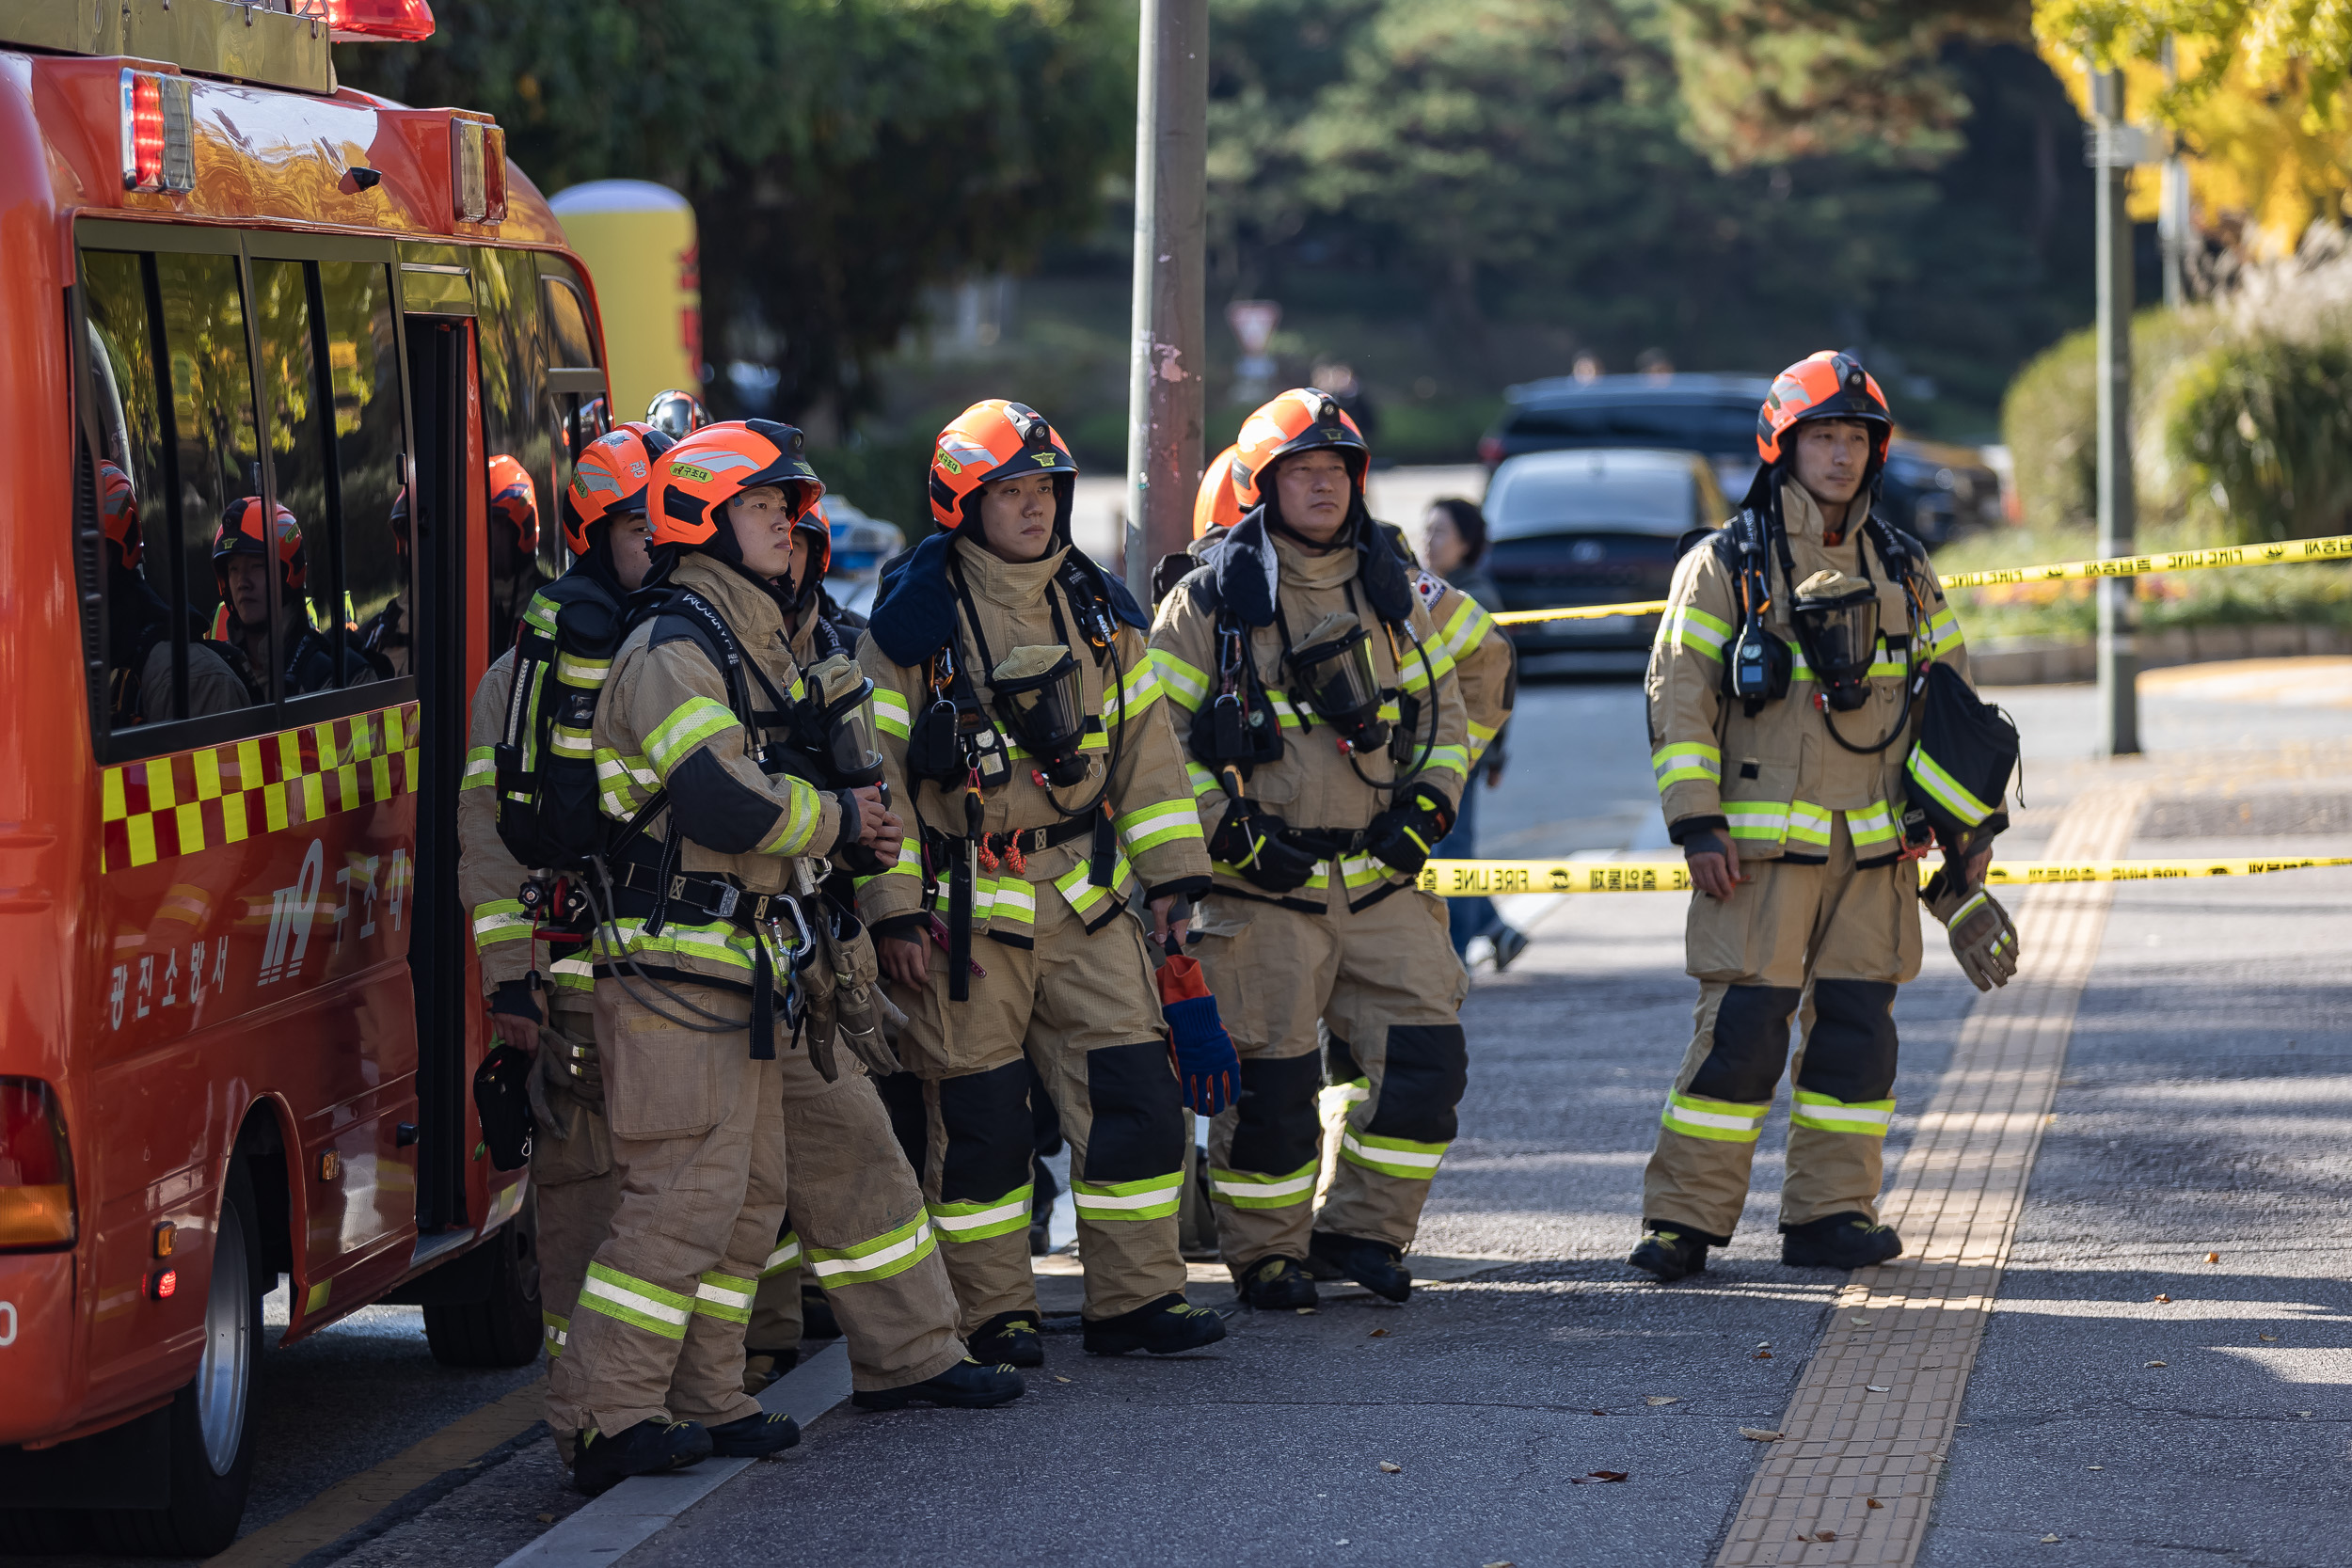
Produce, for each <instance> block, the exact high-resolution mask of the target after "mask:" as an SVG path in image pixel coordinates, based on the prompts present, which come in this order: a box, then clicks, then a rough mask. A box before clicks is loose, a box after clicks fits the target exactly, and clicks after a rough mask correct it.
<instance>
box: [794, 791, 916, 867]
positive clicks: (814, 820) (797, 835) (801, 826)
mask: <svg viewBox="0 0 2352 1568" xmlns="http://www.w3.org/2000/svg"><path fill="white" fill-rule="evenodd" d="M784 784H785V793H786V794H787V796H788V797H789V800H788V802H787V803H785V804H783V806H782V808H781V810H780V811H779V812H778V814H777V815H778V816H779V818H780V820H779V821H778V822H777V824H776V831H775V832H771V833H770V834H769V835H768V836H767V838H766V839H764V840H762V841H761V843H760V846H759V853H761V854H763V855H797V854H799V853H800V852H801V851H802V850H803V849H806V848H807V847H809V844H810V841H812V840H813V839H815V838H816V836H817V830H818V828H820V827H822V826H823V825H824V820H825V793H824V791H822V790H820V789H818V787H817V786H816V785H815V784H810V783H809V782H808V781H807V780H806V779H796V778H793V777H791V776H789V775H787V776H786V777H785V780H784ZM900 842H901V844H903V843H904V841H903V840H901V841H900Z"/></svg>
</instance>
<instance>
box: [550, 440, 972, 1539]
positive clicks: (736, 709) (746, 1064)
mask: <svg viewBox="0 0 2352 1568" xmlns="http://www.w3.org/2000/svg"><path fill="white" fill-rule="evenodd" d="M802 446H803V443H802V438H801V434H800V432H798V431H796V430H793V429H791V428H789V427H788V426H784V425H777V424H772V423H768V422H766V421H755V422H753V423H751V424H743V425H733V426H721V427H715V428H713V429H710V430H707V431H703V432H698V433H697V434H696V436H695V438H694V440H693V441H692V442H691V444H690V443H683V442H682V443H680V444H679V445H678V446H677V447H674V448H672V449H671V450H670V451H667V452H665V453H663V454H662V455H661V457H660V459H659V460H658V461H657V462H656V463H655V465H654V468H653V473H652V476H651V480H650V483H649V485H648V490H647V496H646V513H647V515H648V516H650V517H651V518H652V520H653V535H652V538H653V544H654V548H655V556H654V562H655V566H654V573H655V577H654V580H656V581H660V582H662V583H664V584H665V585H666V588H667V590H668V592H667V594H666V595H665V596H664V598H663V599H662V601H661V603H660V610H659V612H658V613H655V614H652V615H649V616H647V617H646V618H645V619H644V620H643V621H642V622H640V624H638V625H637V626H635V628H634V629H633V630H631V631H630V632H629V633H628V636H627V638H626V639H625V640H624V641H623V642H622V645H621V648H620V651H619V653H618V654H617V655H616V656H615V657H614V659H613V664H612V673H611V674H610V675H609V677H608V678H607V680H606V682H605V685H604V688H603V690H602V693H601V695H600V696H599V698H598V700H597V703H596V715H595V724H594V729H593V734H592V744H593V747H594V754H595V767H596V775H597V779H598V782H599V784H600V786H601V788H600V800H601V804H602V806H603V808H604V810H605V813H606V815H607V816H611V817H612V818H613V819H614V821H615V823H616V824H619V828H618V832H615V833H613V834H612V836H611V837H610V838H608V840H607V842H606V844H605V846H604V848H603V855H602V864H603V866H604V872H603V875H602V876H600V877H599V878H598V879H596V885H595V887H594V889H593V894H594V898H595V901H596V909H595V911H594V912H595V918H596V922H597V938H596V947H595V958H596V963H597V972H596V1000H595V1012H596V1053H597V1059H598V1063H599V1066H600V1067H601V1069H602V1071H603V1076H604V1081H605V1085H606V1090H607V1095H606V1120H607V1125H608V1127H609V1129H610V1132H611V1133H612V1161H613V1164H614V1167H615V1169H616V1171H617V1173H618V1176H619V1180H620V1188H621V1195H620V1205H619V1209H618V1211H617V1212H615V1214H614V1216H613V1220H612V1228H611V1231H610V1233H609V1234H608V1235H607V1237H606V1238H605V1240H604V1242H603V1243H602V1244H601V1245H599V1246H598V1247H597V1249H596V1257H595V1259H594V1260H593V1261H592V1262H591V1263H590V1264H589V1266H588V1271H587V1277H586V1279H585V1280H584V1281H583V1283H582V1285H581V1288H580V1301H579V1304H578V1307H577V1309H576V1310H575V1311H574V1313H573V1315H572V1323H571V1330H570V1335H569V1342H568V1343H567V1344H566V1345H565V1347H564V1354H563V1355H561V1356H560V1357H558V1358H557V1359H556V1361H555V1364H554V1367H553V1369H552V1372H551V1375H550V1377H549V1398H550V1407H551V1410H552V1412H553V1415H554V1419H553V1421H551V1423H550V1424H552V1425H556V1426H558V1427H559V1428H560V1427H564V1426H568V1427H570V1428H573V1429H575V1430H578V1431H579V1432H580V1446H579V1451H578V1458H577V1460H576V1462H575V1465H574V1472H573V1474H574V1481H575V1483H576V1484H578V1485H579V1486H580V1489H581V1490H583V1491H588V1492H596V1491H601V1490H603V1489H604V1488H605V1487H607V1486H609V1485H611V1484H612V1482H613V1481H617V1480H619V1479H621V1478H622V1477H624V1476H629V1475H640V1474H648V1473H653V1472H657V1471H660V1470H665V1469H671V1468H675V1467H676V1466H678V1465H691V1464H692V1463H694V1462H696V1461H697V1460H699V1459H701V1458H703V1457H705V1456H707V1455H709V1454H711V1453H714V1452H715V1453H721V1454H731V1455H739V1456H750V1455H756V1454H761V1453H771V1452H774V1451H777V1450H779V1449H784V1448H787V1447H790V1446H791V1445H792V1444H793V1443H795V1442H797V1441H799V1430H798V1428H797V1427H796V1426H795V1425H794V1423H793V1422H792V1421H791V1420H790V1418H787V1417H784V1416H770V1415H768V1414H767V1413H765V1412H763V1411H762V1410H761V1409H760V1408H759V1406H758V1404H757V1403H756V1402H755V1401H754V1400H753V1399H752V1398H751V1397H750V1396H748V1395H746V1394H745V1393H744V1392H743V1324H744V1323H745V1322H746V1320H747V1319H748V1318H749V1316H750V1312H751V1306H752V1298H753V1295H754V1293H755V1291H756V1290H757V1280H758V1276H759V1275H760V1273H761V1272H762V1271H763V1270H765V1269H767V1268H769V1267H771V1266H774V1265H776V1264H777V1263H778V1262H779V1261H780V1260H779V1259H777V1257H776V1254H777V1252H778V1250H779V1249H778V1246H777V1235H778V1232H779V1230H780V1229H781V1227H782V1221H783V1218H784V1206H785V1196H786V1181H787V1171H786V1160H787V1154H786V1149H785V1133H784V1125H785V1078H786V1071H787V1062H786V1061H785V1060H784V1059H783V1054H784V1049H793V1054H794V1056H795V1057H796V1058H799V1055H800V1053H799V1051H798V1050H797V1049H794V1048H796V1046H797V1043H798V1042H796V1040H795V1038H794V1035H795V1029H794V1025H795V1024H796V1023H802V1024H805V1023H806V1022H808V1020H807V1017H806V1014H805V1012H804V1011H803V1007H804V1005H805V1003H806V999H807V995H808V991H807V983H808V982H807V978H806V974H804V973H803V972H804V971H805V972H807V974H814V973H816V972H818V971H822V970H824V969H826V968H828V967H829V966H830V958H831V956H832V949H831V947H830V945H829V943H828V942H827V940H826V938H825V936H823V935H821V934H820V933H819V930H818V927H821V926H822V925H823V923H824V919H825V916H824V911H823V910H822V909H821V907H819V905H818V901H817V900H816V899H814V898H812V897H808V896H806V895H808V894H810V892H811V891H812V889H811V881H812V879H811V876H810V873H809V868H808V867H807V866H806V865H805V864H804V863H803V861H804V860H805V859H806V858H809V857H821V856H825V855H830V854H834V853H839V852H843V851H846V850H850V849H852V848H858V847H863V848H866V849H868V850H878V851H881V852H883V853H895V851H896V849H897V847H898V843H897V836H898V824H897V819H896V818H895V817H893V816H891V815H890V813H889V812H888V811H887V809H885V808H884V806H883V805H882V798H881V794H880V791H879V790H877V789H875V788H873V787H872V786H870V785H867V786H865V787H863V788H855V787H850V788H841V789H837V790H829V789H825V788H820V787H819V786H818V784H814V783H812V782H810V781H809V780H808V779H806V778H803V777H801V776H799V775H798V774H796V773H795V772H793V771H790V770H788V767H787V763H786V762H785V761H784V760H780V758H781V756H782V754H783V753H785V752H788V750H789V742H790V736H791V728H792V725H793V721H794V719H795V718H796V717H797V715H796V704H795V702H794V700H793V698H792V697H790V696H789V695H787V693H788V692H790V691H791V690H792V689H794V688H796V687H797V686H798V685H799V684H800V683H799V675H798V672H797V671H795V670H794V669H793V667H792V664H791V660H790V657H789V655H788V653H787V651H786V649H785V647H784V643H783V636H782V631H783V628H782V625H781V620H780V617H779V615H778V613H777V610H776V606H775V601H774V599H773V598H772V597H771V594H770V593H769V588H768V581H767V579H768V578H772V577H774V576H776V575H778V574H779V573H781V572H783V571H784V570H786V569H787V562H788V557H789V552H790V545H791V523H792V520H793V518H794V517H795V516H796V515H798V514H799V513H800V512H801V511H804V510H805V509H806V508H807V506H808V505H809V504H810V503H811V502H813V501H814V500H815V499H816V497H817V495H818V493H820V492H821V490H822V486H821V485H820V484H819V483H818V480H817V477H816V474H815V471H814V470H813V469H811V468H810V467H809V466H808V464H807V462H806V461H805V460H804V458H803V455H802ZM697 459H699V460H700V461H699V462H698V461H697ZM705 465H707V466H705ZM811 1041H812V1044H811V1046H810V1049H811V1050H814V1049H816V1045H815V1043H814V1042H815V1032H814V1031H812V1032H811ZM826 1043H827V1044H829V1043H830V1042H826ZM790 1065H792V1066H796V1067H797V1066H798V1065H800V1061H799V1060H798V1059H796V1061H795V1062H794V1063H792V1064H790ZM904 1232H905V1233H904V1234H903V1235H901V1236H897V1237H894V1238H892V1239H891V1240H890V1241H889V1242H887V1243H884V1244H882V1245H878V1246H876V1247H874V1248H873V1249H871V1251H870V1253H869V1254H868V1256H867V1259H866V1260H867V1264H868V1266H869V1267H870V1268H873V1269H878V1270H879V1269H886V1268H890V1267H893V1266H898V1267H905V1266H908V1265H911V1264H912V1263H913V1262H914V1261H916V1260H918V1259H919V1258H920V1256H921V1255H922V1253H923V1252H924V1251H926V1250H927V1249H928V1246H929V1243H930V1235H929V1231H928V1229H927V1227H924V1225H923V1223H922V1215H921V1214H920V1212H916V1213H915V1214H914V1216H913V1218H912V1220H911V1221H910V1222H909V1223H908V1224H907V1225H906V1226H905V1227H904ZM933 1359H934V1360H936V1361H939V1362H941V1363H942V1364H943V1366H942V1367H941V1368H935V1369H932V1370H944V1369H945V1368H946V1367H953V1366H955V1365H957V1364H959V1363H960V1362H961V1348H960V1347H956V1346H954V1345H953V1343H952V1340H951V1339H950V1340H947V1341H946V1342H943V1343H942V1344H941V1346H940V1348H939V1351H938V1354H937V1355H936V1356H935V1357H934V1358H933Z"/></svg>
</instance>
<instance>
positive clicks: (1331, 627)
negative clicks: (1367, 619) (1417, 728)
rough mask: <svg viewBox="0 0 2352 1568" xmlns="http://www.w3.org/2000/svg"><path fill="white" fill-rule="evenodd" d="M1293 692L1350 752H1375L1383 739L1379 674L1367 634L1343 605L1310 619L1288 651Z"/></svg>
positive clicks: (1385, 734)
mask: <svg viewBox="0 0 2352 1568" xmlns="http://www.w3.org/2000/svg"><path fill="white" fill-rule="evenodd" d="M1290 666H1291V679H1292V680H1293V681H1294V682H1295V683H1296V687H1295V689H1296V694H1297V695H1299V696H1302V697H1304V698H1306V700H1307V705H1308V706H1310V707H1311V708H1312V709H1314V712H1315V717H1317V718H1319V719H1321V720H1322V721H1324V722H1325V723H1327V724H1328V725H1330V726H1331V728H1332V729H1334V730H1336V731H1338V732H1339V736H1340V738H1341V739H1342V740H1343V741H1345V742H1346V743H1347V745H1348V748H1349V749H1350V750H1351V751H1357V752H1373V751H1377V750H1379V748H1381V747H1382V746H1385V745H1387V744H1388V741H1389V726H1388V723H1387V721H1384V720H1383V719H1382V718H1381V717H1380V677H1379V675H1378V674H1377V673H1375V671H1374V669H1373V664H1372V634H1371V633H1370V632H1368V631H1366V630H1365V629H1364V626H1363V623H1362V622H1360V621H1359V620H1357V619H1356V617H1355V616H1353V615H1351V614H1348V613H1347V612H1346V611H1344V610H1334V611H1333V612H1332V613H1330V614H1328V615H1326V616H1325V617H1324V618H1323V619H1322V620H1320V621H1318V622H1316V623H1315V624H1314V626H1313V627H1312V628H1311V630H1309V632H1308V633H1307V639H1306V643H1305V645H1304V646H1303V647H1299V648H1296V649H1294V650H1293V651H1292V653H1291V656H1290Z"/></svg>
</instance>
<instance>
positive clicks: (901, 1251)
mask: <svg viewBox="0 0 2352 1568" xmlns="http://www.w3.org/2000/svg"><path fill="white" fill-rule="evenodd" d="M938 1248H939V1239H938V1238H937V1237H936V1236H935V1235H933V1234H932V1232H931V1224H930V1219H929V1218H927V1217H926V1216H924V1215H922V1214H919V1213H918V1214H916V1215H915V1216H914V1218H913V1219H911V1220H909V1221H907V1223H906V1224H904V1225H902V1226H899V1227H898V1228H897V1229H895V1230H888V1231H884V1232H883V1233H882V1235H880V1236H877V1237H875V1238H874V1239H873V1240H871V1241H867V1242H859V1243H854V1244H853V1245H850V1246H845V1247H820V1246H813V1247H810V1248H809V1249H808V1267H809V1272H810V1273H812V1274H814V1275H816V1276H817V1280H818V1284H820V1285H822V1286H824V1287H825V1289H827V1290H828V1291H837V1290H839V1289H841V1288H842V1287H843V1286H845V1285H861V1284H864V1283H866V1281H867V1280H873V1279H888V1278H889V1277H890V1276H891V1275H898V1274H904V1273H905V1272H906V1271H907V1270H909V1269H911V1268H913V1267H914V1265H915V1264H917V1263H919V1262H921V1261H922V1260H923V1259H926V1258H929V1257H930V1255H931V1254H932V1253H933V1252H935V1251H937V1250H938Z"/></svg>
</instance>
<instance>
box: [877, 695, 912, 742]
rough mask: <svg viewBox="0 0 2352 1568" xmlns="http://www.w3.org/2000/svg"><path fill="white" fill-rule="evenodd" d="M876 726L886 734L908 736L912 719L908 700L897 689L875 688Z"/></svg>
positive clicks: (899, 736)
mask: <svg viewBox="0 0 2352 1568" xmlns="http://www.w3.org/2000/svg"><path fill="white" fill-rule="evenodd" d="M874 727H875V728H876V729H878V730H880V731H882V733H883V734H884V735H895V736H898V738H899V739H901V740H904V739H905V738H906V737H907V733H908V731H909V730H910V729H911V728H912V721H911V719H910V718H909V715H908V712H907V700H906V699H905V698H904V697H902V696H900V695H899V694H898V692H896V691H884V690H883V689H882V688H881V687H879V686H878V687H876V688H874Z"/></svg>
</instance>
